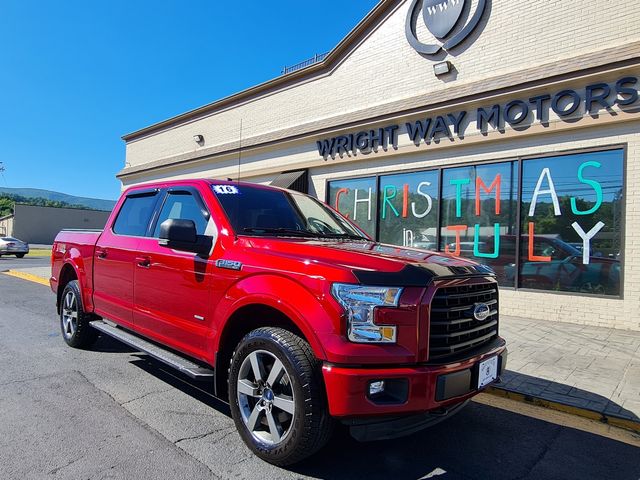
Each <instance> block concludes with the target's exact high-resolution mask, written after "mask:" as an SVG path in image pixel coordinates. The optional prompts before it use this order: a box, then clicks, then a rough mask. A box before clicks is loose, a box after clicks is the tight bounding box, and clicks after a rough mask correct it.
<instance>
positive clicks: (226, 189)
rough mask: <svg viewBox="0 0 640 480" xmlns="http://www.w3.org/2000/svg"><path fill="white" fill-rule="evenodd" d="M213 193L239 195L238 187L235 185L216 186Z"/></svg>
mask: <svg viewBox="0 0 640 480" xmlns="http://www.w3.org/2000/svg"><path fill="white" fill-rule="evenodd" d="M213 191H214V192H216V193H219V194H223V195H224V194H226V195H236V194H237V193H238V187H236V186H235V185H214V186H213Z"/></svg>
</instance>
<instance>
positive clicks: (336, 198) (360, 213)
mask: <svg viewBox="0 0 640 480" xmlns="http://www.w3.org/2000/svg"><path fill="white" fill-rule="evenodd" d="M377 201H378V195H377V191H376V179H375V177H370V178H358V179H356V180H338V181H334V182H331V183H330V184H329V201H328V203H329V204H330V205H331V206H332V207H333V208H335V209H336V210H338V211H339V212H340V213H342V214H343V215H345V216H346V217H347V218H349V219H351V220H352V221H353V222H354V223H355V224H356V225H358V226H359V227H360V228H361V229H362V230H364V231H365V232H367V233H368V234H369V235H370V236H371V237H372V238H375V236H376V202H377Z"/></svg>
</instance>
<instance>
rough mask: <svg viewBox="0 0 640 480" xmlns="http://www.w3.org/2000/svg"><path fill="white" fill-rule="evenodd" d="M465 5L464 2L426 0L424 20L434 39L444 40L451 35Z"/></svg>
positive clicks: (462, 0) (423, 5) (423, 8)
mask: <svg viewBox="0 0 640 480" xmlns="http://www.w3.org/2000/svg"><path fill="white" fill-rule="evenodd" d="M464 3H465V2H464V0H424V3H423V4H422V18H423V19H424V23H425V25H426V26H427V28H428V29H429V31H430V32H431V33H433V36H434V37H436V38H444V37H446V36H447V35H448V34H449V32H450V31H451V30H452V29H453V27H455V25H456V23H458V20H460V15H462V8H463V7H464Z"/></svg>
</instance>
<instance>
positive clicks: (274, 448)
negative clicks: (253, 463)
mask: <svg viewBox="0 0 640 480" xmlns="http://www.w3.org/2000/svg"><path fill="white" fill-rule="evenodd" d="M229 405H230V406H231V414H232V416H233V420H234V422H235V424H236V428H237V429H238V431H239V433H240V436H241V437H242V440H243V441H244V442H245V443H246V444H247V446H248V447H249V448H250V449H251V450H252V451H253V452H254V453H255V454H256V455H257V456H258V457H260V458H262V459H263V460H265V461H267V462H269V463H272V464H274V465H279V466H286V465H292V464H294V463H297V462H299V461H301V460H303V459H305V458H307V457H309V456H311V455H313V454H314V453H315V452H317V451H318V450H319V449H320V448H322V447H323V446H324V444H325V443H326V442H327V441H328V440H329V438H330V436H331V432H332V429H333V421H332V419H331V417H330V416H329V411H328V408H327V402H326V396H325V389H324V383H323V381H322V372H321V370H320V362H319V361H318V360H317V359H316V358H315V357H314V355H313V352H312V350H311V347H310V346H309V344H308V343H307V342H306V341H305V340H304V339H302V338H300V337H299V336H297V335H295V334H293V333H291V332H289V331H287V330H284V329H281V328H273V327H264V328H258V329H256V330H253V331H252V332H250V333H249V334H248V335H246V336H245V337H244V338H243V339H242V340H241V342H240V343H239V345H238V347H237V348H236V351H235V352H234V354H233V358H232V359H231V366H230V368H229Z"/></svg>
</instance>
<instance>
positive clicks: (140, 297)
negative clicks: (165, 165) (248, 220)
mask: <svg viewBox="0 0 640 480" xmlns="http://www.w3.org/2000/svg"><path fill="white" fill-rule="evenodd" d="M159 211H160V213H159V215H158V218H157V219H156V220H155V222H154V224H153V225H152V232H151V234H150V235H149V237H147V238H144V239H141V240H140V242H139V244H138V256H137V259H136V262H135V268H134V270H135V271H134V282H135V294H134V297H135V298H134V304H135V305H134V310H133V317H134V323H135V326H136V330H138V331H140V332H141V333H143V334H144V335H146V336H149V337H151V338H154V339H155V340H157V341H159V342H161V343H163V344H165V345H168V346H170V347H172V348H175V349H177V350H180V351H182V352H184V353H187V354H189V355H191V356H193V357H197V358H204V357H205V342H206V338H207V334H208V333H209V332H210V331H211V321H212V319H211V318H210V317H211V312H212V307H211V303H212V279H211V276H212V268H214V264H213V263H212V262H211V261H210V259H208V258H206V256H204V257H203V256H199V255H196V254H195V253H190V252H183V251H177V250H172V249H170V248H168V247H163V246H160V245H159V244H158V236H159V233H160V225H161V224H162V222H164V221H165V220H167V219H186V220H193V221H194V223H195V225H196V229H197V232H198V234H199V235H205V234H206V235H211V236H213V237H214V245H215V237H216V236H217V230H216V227H215V224H214V223H213V220H212V219H211V218H210V217H211V215H210V213H209V210H208V208H207V207H206V205H205V203H204V202H203V200H202V196H201V194H200V192H199V191H198V190H197V189H196V188H195V187H191V186H184V187H183V186H180V187H173V188H169V189H167V191H166V193H165V195H164V198H163V201H162V205H161V207H160V209H159Z"/></svg>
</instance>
